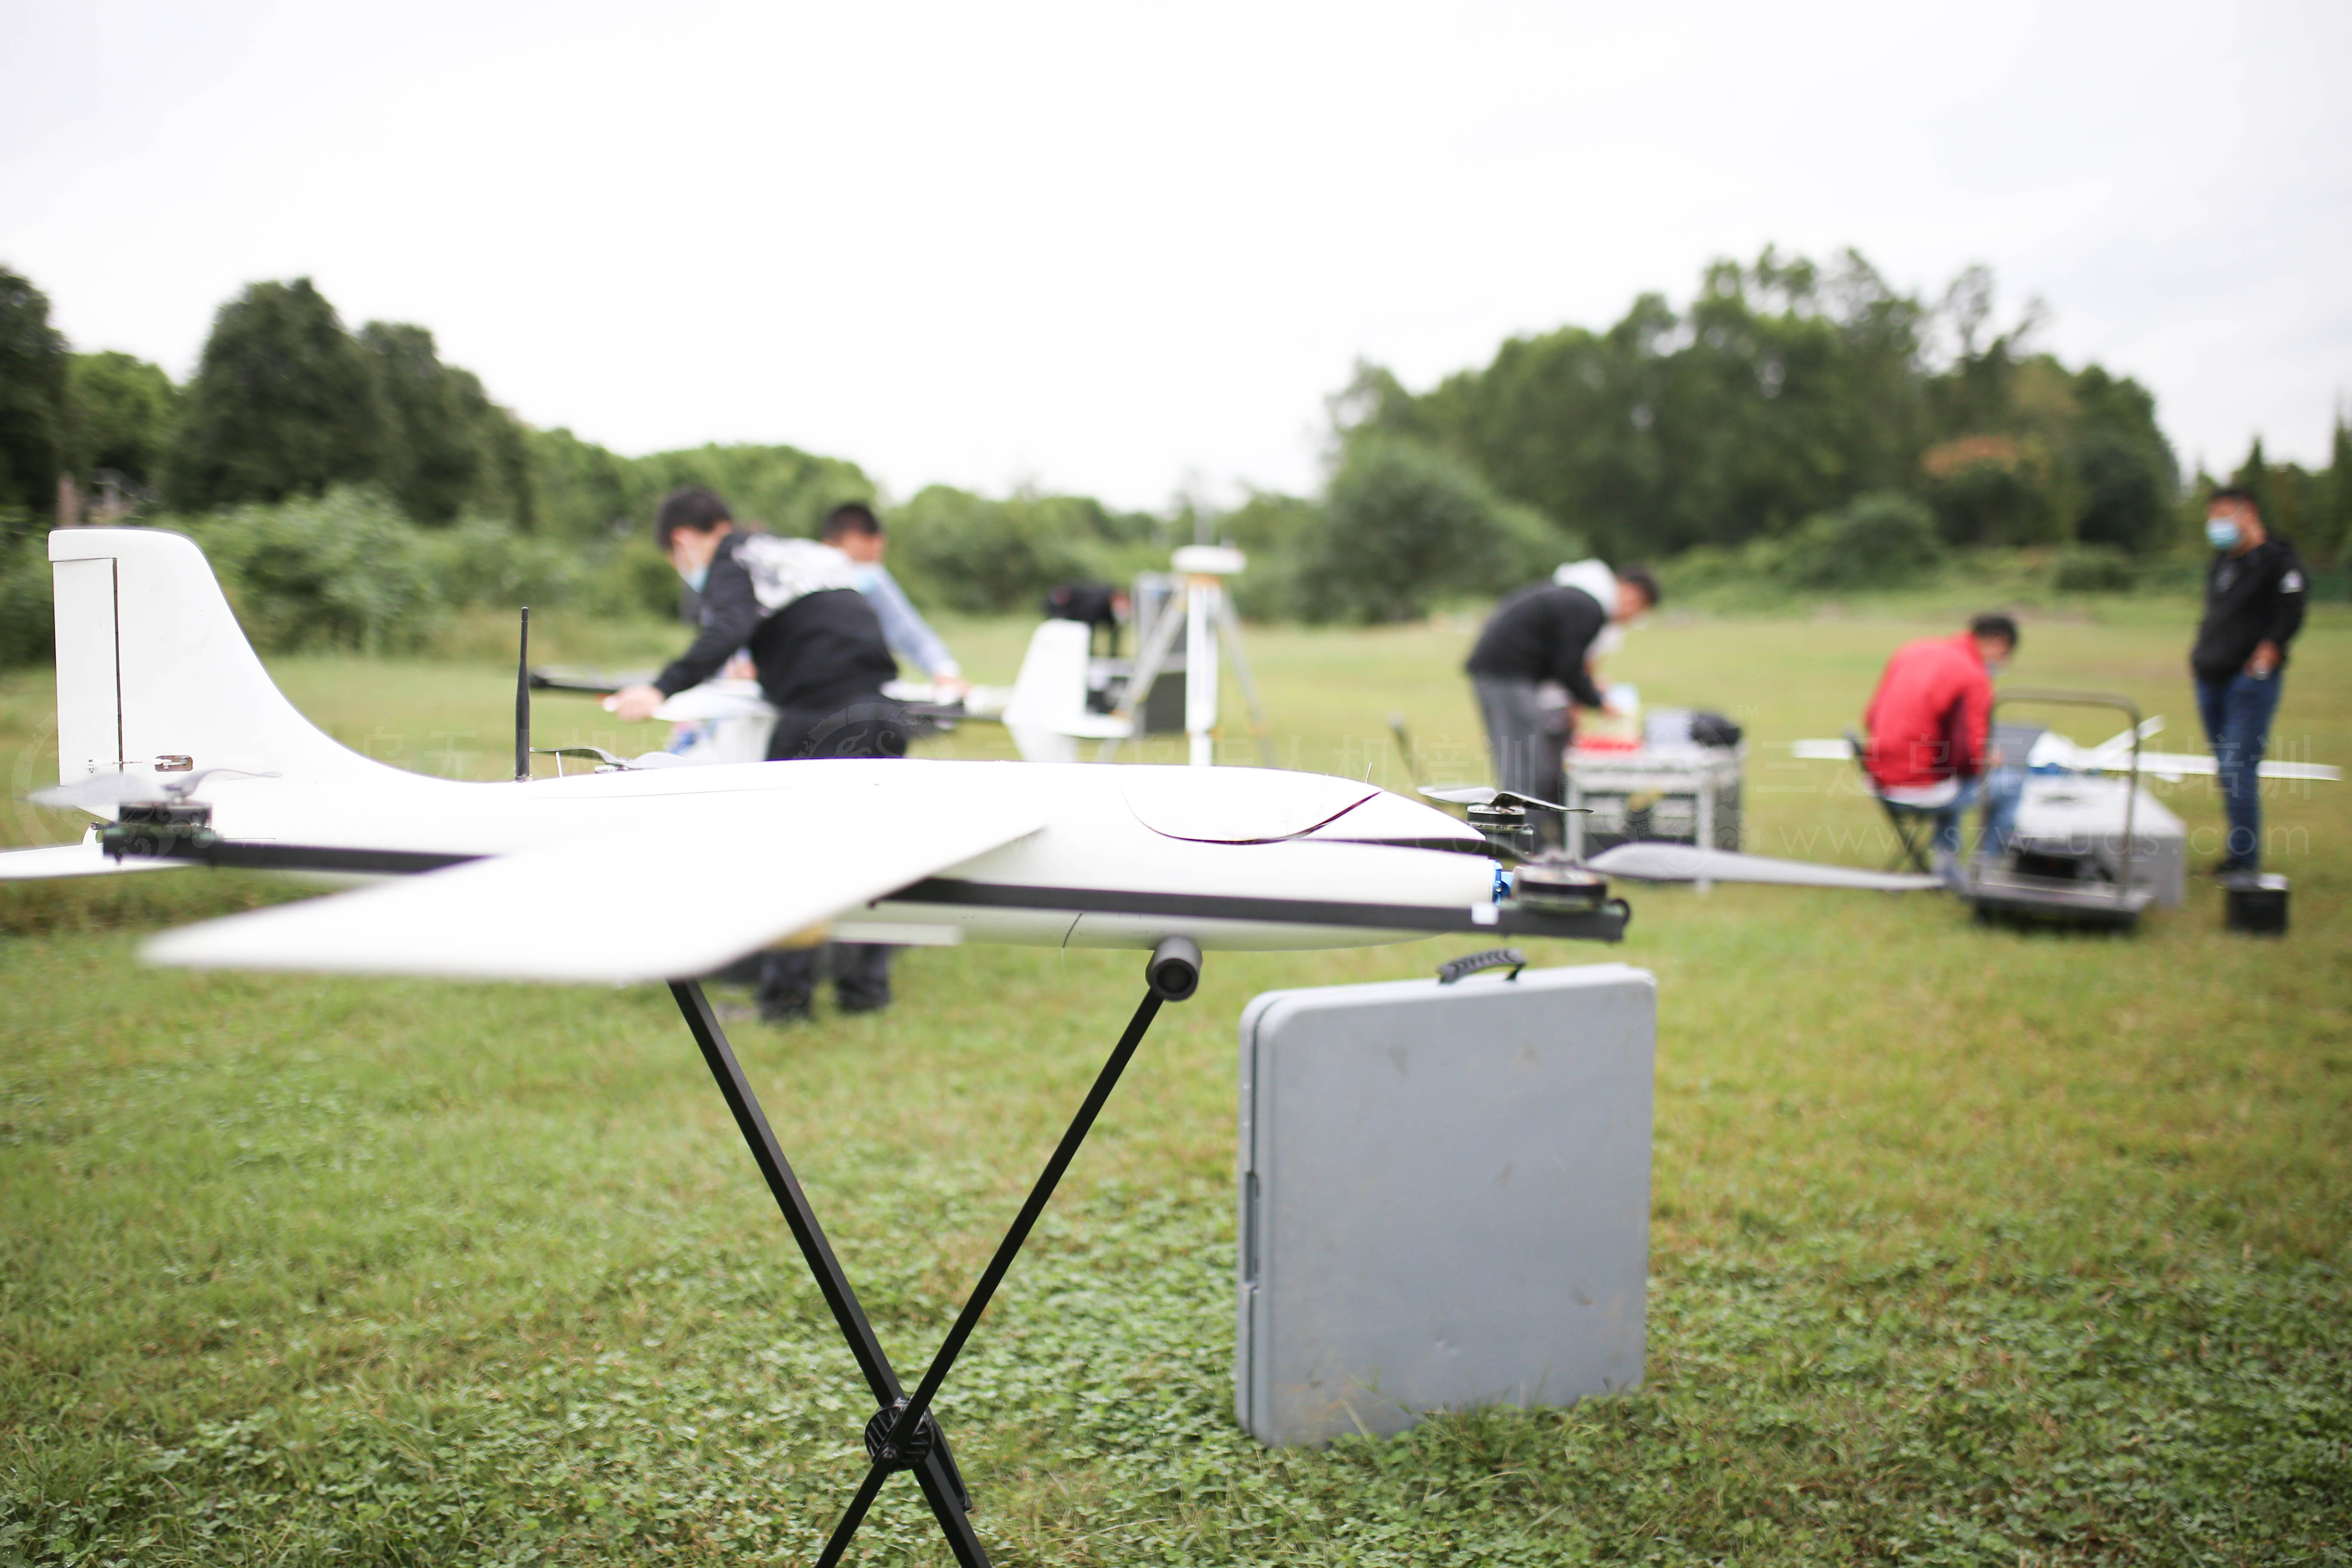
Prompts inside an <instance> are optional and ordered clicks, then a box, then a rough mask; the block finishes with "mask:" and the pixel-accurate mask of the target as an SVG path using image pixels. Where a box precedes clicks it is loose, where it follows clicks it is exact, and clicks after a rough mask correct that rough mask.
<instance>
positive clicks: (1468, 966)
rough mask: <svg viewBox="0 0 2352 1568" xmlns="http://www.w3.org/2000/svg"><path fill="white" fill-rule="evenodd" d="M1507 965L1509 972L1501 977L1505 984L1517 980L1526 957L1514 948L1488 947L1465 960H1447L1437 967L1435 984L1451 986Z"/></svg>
mask: <svg viewBox="0 0 2352 1568" xmlns="http://www.w3.org/2000/svg"><path fill="white" fill-rule="evenodd" d="M1505 964H1509V965H1510V966H1511V972H1510V973H1508V974H1506V975H1505V976H1503V979H1504V981H1505V982H1506V983H1508V982H1510V981H1513V980H1517V978H1518V977H1519V971H1520V970H1522V969H1525V968H1526V967H1527V966H1528V955H1527V954H1526V953H1524V952H1520V951H1519V950H1518V949H1517V948H1516V947H1490V948H1488V949H1487V950H1486V952H1474V953H1471V954H1469V955H1468V956H1467V957H1465V958H1454V959H1448V960H1447V961H1446V962H1444V963H1441V964H1439V965H1438V966H1437V983H1438V984H1440V985H1451V984H1454V982H1456V981H1458V980H1460V979H1462V978H1463V977H1464V976H1465V975H1470V974H1475V973H1478V972H1479V971H1480V970H1482V969H1500V968H1501V967H1502V966H1503V965H1505Z"/></svg>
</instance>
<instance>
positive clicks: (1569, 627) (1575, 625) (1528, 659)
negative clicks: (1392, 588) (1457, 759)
mask: <svg viewBox="0 0 2352 1568" xmlns="http://www.w3.org/2000/svg"><path fill="white" fill-rule="evenodd" d="M1657 603H1658V580H1657V579H1656V578H1655V577H1653V576H1652V575H1650V574H1649V573H1648V572H1647V571H1645V570H1643V568H1642V567H1639V566H1631V567H1628V568H1626V569H1625V570H1624V571H1622V572H1620V573H1618V574H1615V575H1614V576H1612V577H1611V578H1610V580H1609V581H1608V583H1607V584H1602V583H1601V581H1600V580H1599V578H1598V577H1597V576H1594V577H1592V578H1591V580H1590V581H1587V580H1585V578H1583V577H1580V579H1579V580H1578V582H1577V583H1576V584H1573V585H1570V584H1559V583H1541V584H1537V585H1536V586H1534V587H1532V588H1522V589H1520V590H1519V591H1518V592H1517V593H1516V594H1513V595H1511V596H1510V597H1508V598H1507V599H1505V600H1504V601H1503V602H1502V603H1501V604H1499V605H1496V606H1495V613H1494V614H1493V615H1492V616H1488V617H1487V620H1486V630H1484V631H1482V632H1480V633H1479V634H1478V641H1477V643H1476V644H1475V646H1474V647H1472V648H1471V650H1470V658H1469V662H1468V663H1467V664H1466V665H1465V666H1464V668H1465V669H1466V670H1467V671H1468V672H1469V675H1470V685H1471V689H1473V690H1474V691H1475V693H1476V695H1477V698H1478V716H1479V717H1480V718H1481V719H1482V720H1484V721H1485V722H1486V746H1487V750H1488V751H1489V752H1491V753H1492V754H1493V756H1494V761H1495V785H1496V788H1498V789H1507V790H1512V791H1515V792H1517V794H1520V795H1530V796H1533V797H1534V798H1535V799H1538V800H1549V801H1558V800H1559V798H1560V797H1561V795H1563V794H1565V793H1566V790H1567V782H1566V777H1565V773H1564V771H1563V767H1562V756H1561V753H1562V752H1565V751H1566V750H1567V748H1568V742H1569V738H1570V734H1571V733H1572V732H1573V730H1574V723H1573V721H1572V719H1571V716H1570V712H1569V710H1568V709H1567V708H1565V707H1563V706H1561V705H1560V704H1559V701H1558V700H1556V699H1555V700H1551V701H1547V700H1545V698H1546V693H1545V691H1544V690H1543V688H1544V687H1545V686H1546V685H1547V684H1551V685H1557V686H1559V687H1561V688H1563V689H1565V690H1566V691H1567V694H1568V698H1569V700H1570V701H1571V702H1574V703H1576V704H1578V705H1579V706H1581V707H1585V708H1591V709H1595V710H1600V711H1602V712H1612V711H1614V710H1612V709H1611V708H1610V707H1609V704H1608V702H1607V700H1605V699H1604V698H1602V696H1601V692H1600V690H1599V689H1597V688H1596V687H1595V686H1594V685H1593V682H1592V669H1591V658H1592V654H1593V645H1594V644H1595V643H1596V642H1598V641H1600V640H1601V633H1602V632H1603V631H1604V630H1605V629H1607V628H1608V627H1609V626H1611V625H1612V623H1615V622H1630V621H1633V620H1635V619H1637V618H1639V617H1640V616H1644V615H1646V614H1648V613H1649V612H1650V610H1652V609H1653V608H1654V607H1655V606H1656V605H1657ZM1535 817H1536V823H1537V829H1538V832H1539V833H1540V834H1541V835H1542V837H1543V841H1544V842H1545V844H1547V845H1549V846H1552V847H1557V846H1559V844H1560V843H1561V842H1562V841H1563V839H1564V837H1565V834H1566V825H1565V824H1564V823H1562V822H1561V820H1560V818H1559V814H1558V813H1557V812H1549V811H1542V812H1538V813H1536V814H1535Z"/></svg>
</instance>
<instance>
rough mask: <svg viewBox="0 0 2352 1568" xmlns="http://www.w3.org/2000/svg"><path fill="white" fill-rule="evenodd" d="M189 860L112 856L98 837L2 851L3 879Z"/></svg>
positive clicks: (90, 873)
mask: <svg viewBox="0 0 2352 1568" xmlns="http://www.w3.org/2000/svg"><path fill="white" fill-rule="evenodd" d="M187 864H188V862H187V861H185V860H110V859H108V858H106V852H105V851H104V850H102V849H100V847H98V840H97V839H95V838H85V839H82V840H80V841H79V843H74V844H52V845H49V846H48V847H46V848H41V849H9V850H4V851H0V882H40V881H47V880H49V879H51V878H56V877H103V876H109V875H110V874H112V873H114V872H117V871H168V870H171V869H172V868H174V867H177V866H185V865H187Z"/></svg>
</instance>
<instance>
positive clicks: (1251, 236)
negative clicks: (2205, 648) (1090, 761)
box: [0, 0, 2352, 508]
mask: <svg viewBox="0 0 2352 1568" xmlns="http://www.w3.org/2000/svg"><path fill="white" fill-rule="evenodd" d="M0 37H5V38H6V40H7V43H6V46H5V52H6V57H7V60H8V70H7V75H8V79H9V85H8V89H7V91H6V93H5V96H0V263H5V264H7V265H10V266H13V267H15V268H17V269H19V270H21V271H23V272H25V273H26V274H28V275H29V276H30V277H31V278H32V279H34V281H35V282H36V283H37V284H38V285H40V287H41V288H42V289H45V290H46V291H47V294H48V296H49V298H50V300H51V301H52V303H53V305H54V307H55V309H56V312H57V319H58V323H59V325H61V326H62V327H63V328H64V330H65V331H66V332H67V333H68V336H70V337H71V339H72V340H73V342H74V344H75V346H76V347H77V348H81V349H97V348H117V349H124V350H128V351H130V352H131V353H136V354H140V355H142V356H144V357H146V358H150V359H153V360H156V361H159V362H161V363H163V365H164V366H165V367H166V368H168V369H169V370H170V371H171V372H172V373H173V375H175V376H184V375H185V374H187V373H188V372H189V371H190V370H191V369H192V368H193V366H194V363H195V359H196V355H197V353H198V352H199V351H200V349H201V348H202V346H203V342H204V338H205V332H206V331H207V329H208V326H209V324H210V321H211V317H212V313H213V311H214V310H215V308H216V307H217V306H218V305H219V304H220V303H221V302H222V301H223V300H226V299H228V298H229V297H231V296H232V295H234V294H235V293H236V291H237V290H238V289H240V288H241V287H242V286H243V285H244V284H246V283H247V282H248V281H250V280H253V279H263V278H291V277H295V276H298V275H302V274H308V275H310V277H312V278H314V279H317V281H318V283H319V286H320V288H321V289H323V290H324V291H325V292H326V294H327V296H328V298H330V299H331V300H333V301H334V302H335V304H336V305H337V306H338V307H339V308H340V309H341V311H342V314H343V317H344V320H345V321H347V322H349V323H350V324H352V325H353V326H356V325H358V324H359V323H360V322H362V321H367V320H370V319H373V318H383V319H388V320H394V321H416V322H419V323H422V324H423V325H425V326H427V327H429V328H431V329H432V330H433V331H434V332H435V334H436V337H437V338H438V340H439V342H440V346H441V351H442V354H443V357H444V358H446V359H447V360H449V361H450V362H452V363H458V364H463V365H466V366H467V367H469V368H471V369H473V370H475V371H477V372H478V373H479V374H481V375H482V377H483V379H484V380H485V381H486V382H487V383H488V385H489V388H490V391H491V394H492V395H493V396H495V397H497V398H498V399H499V401H501V402H503V403H507V404H509V405H511V406H513V407H514V408H515V409H516V410H517V411H518V412H519V413H520V414H521V415H522V416H523V417H524V418H526V419H528V420H530V422H531V423H533V424H535V425H541V426H559V425H561V426H571V427H572V429H573V430H574V431H576V432H578V433H579V434H580V435H582V436H583V437H589V438H591V439H593V440H597V441H602V442H604V443H605V444H607V445H609V446H612V447H615V448H617V449H619V450H622V451H625V452H631V453H637V452H646V451H653V450H657V449H660V448H663V447H677V446H684V445H691V444H697V443H700V442H702V441H706V440H718V441H737V440H741V441H782V442H789V443H791V444H793V445H795V446H800V447H807V448H810V449H812V450H814V451H819V452H825V453H833V454H837V455H840V456H844V457H847V458H853V459H855V460H856V461H857V462H859V463H862V464H864V465H865V466H866V468H868V469H869V470H870V471H871V472H873V473H874V474H876V475H877V477H878V478H879V479H882V480H883V481H884V482H885V483H886V484H887V485H888V486H889V487H890V489H892V490H893V491H894V492H895V493H897V494H898V495H901V496H903V495H906V494H908V493H910V492H911V491H913V490H914V489H918V488H919V487H920V486H922V485H924V484H926V483H929V482H931V481H934V480H942V481H946V482H949V483H953V484H959V485H964V486H968V487H974V488H980V489H990V490H1001V489H1005V488H1008V487H1010V486H1011V485H1013V484H1015V483H1017V482H1023V481H1027V482H1033V483H1035V484H1039V485H1042V486H1045V487H1046V488H1049V489H1073V490H1081V491H1090V492H1093V493H1097V494H1099V495H1101V496H1103V497H1105V498H1106V499H1108V500H1112V501H1114V502H1116V503H1118V504H1122V505H1127V506H1138V507H1151V508H1158V507H1160V506H1163V505H1165V504H1166V503H1167V502H1168V501H1169V500H1170V499H1171V496H1172V495H1173V494H1174V493H1175V492H1177V491H1178V490H1179V489H1194V490H1206V491H1208V492H1209V493H1211V494H1213V495H1217V496H1220V497H1224V496H1228V495H1230V494H1231V493H1232V491H1233V489H1234V487H1236V486H1237V485H1239V484H1242V483H1252V484H1256V485H1259V486H1265V487H1270V488H1280V489H1311V488H1313V487H1314V486H1315V485H1316V484H1317V483H1318V479H1319V468H1318V456H1319V452H1320V445H1321V444H1320V433H1321V431H1322V429H1323V426H1324V412H1323V399H1324V398H1325V397H1326V396H1327V395H1329V394H1330V393H1332V392H1334V391H1336V390H1337V389H1338V388H1339V386H1341V385H1342V384H1344V383H1345V382H1346V380H1347V379H1348V376H1349V369H1350V366H1351V365H1352V363H1354V361H1355V360H1356V359H1358V358H1359V357H1364V358H1369V359H1372V360H1375V361H1379V362H1381V363H1386V364H1388V365H1390V366H1391V367H1392V368H1393V369H1395V370H1396V371H1397V372H1398V373H1399V374H1401V375H1402V376H1403V377H1404V379H1405V380H1406V382H1407V383H1408V384H1412V385H1415V386H1420V385H1424V384H1428V383H1429V382H1431V381H1433V380H1434V379H1436V378H1437V377H1438V376H1440V375H1442V374H1445V373H1446V372H1448V371H1451V370H1454V369H1457V368H1460V367H1462V366H1465V365H1469V364H1474V363H1484V362H1485V361H1486V359H1487V358H1488V357H1490V356H1491V355H1492V353H1494V350H1495V348H1496V344H1497V342H1499V341H1500V340H1501V339H1503V338H1504V337H1505V336H1507V335H1509V334H1512V333H1517V332H1531V331H1543V330H1546V329H1549V328H1551V327H1554V326H1558V325H1559V324H1561V323H1563V322H1571V321H1572V322H1580V323H1584V324H1588V325H1600V324H1603V323H1605V322H1607V321H1612V320H1614V319H1615V318H1616V317H1617V316H1618V315H1619V314H1621V313H1622V311H1623V310H1624V308H1625V306H1626V304H1627V303H1628V302H1629V301H1630V300H1632V298H1633V296H1634V295H1635V294H1636V293H1639V292H1641V291H1643V290H1645V289H1662V290H1664V291H1666V292H1667V293H1668V294H1669V295H1670V296H1672V297H1673V298H1674V299H1675V300H1677V301H1679V300H1684V299H1686V298H1687V297H1688V295H1689V293H1690V290H1691V289H1692V287H1693V286H1694V284H1695V283H1696V279H1697V276H1698V272H1699V269H1700V268H1701V267H1702V266H1703V265H1704V264H1705V263H1706V261H1707V260H1708V259H1709V258H1712V257H1717V256H1723V255H1734V256H1739V257H1743V258H1744V257H1750V256H1752V255H1753V254H1754V253H1755V252H1756V251H1757V250H1758V249H1759V248H1760V247H1762V246H1763V245H1764V244H1766V243H1767V242H1768V241H1769V242H1777V243H1778V244H1779V245H1780V247H1782V248H1783V250H1793V251H1801V252H1806V253H1811V254H1816V255H1826V254H1828V253H1829V252H1831V251H1832V250H1834V249H1835V248H1837V247H1842V246H1845V245H1849V244H1851V245H1853V246H1856V247H1860V248H1861V249H1862V250H1863V252H1864V254H1865V255H1867V256H1869V257H1870V258H1872V259H1873V260H1874V261H1875V262H1876V263H1877V264H1878V265H1879V266H1880V267H1881V268H1883V269H1884V270H1885V271H1886V272H1887V273H1888V274H1889V275H1890V276H1891V277H1892V278H1893V279H1895V281H1896V282H1897V283H1898V284H1902V285H1905V286H1912V287H1924V288H1928V289H1937V290H1940V289H1941V287H1942V286H1943V284H1944V283H1945V281H1946V280H1948V279H1949V277H1950V276H1951V275H1952V274H1953V273H1954V272H1956V271H1957V270H1958V268H1961V267H1962V266H1964V265H1966V264H1968V263H1969V262H1972V261H1983V262H1987V263H1989V264H1990V265H1991V266H1992V267H1993V268H1995V269H1996V272H1997V274H1998V276H1999V279H2000V286H2001V290H2002V297H2003V300H2004V302H2005V304H2006V305H2007V306H2008V307H2009V308H2011V309H2014V308H2015V307H2017V306H2018V305H2020V304H2021V303H2022V302H2023V300H2025V299H2026V298H2027V297H2028V296H2033V295H2038V296H2040V297H2041V298H2042V300H2044V301H2045V302H2046V304H2047V306H2048V307H2049V309H2050V310H2051V312H2052V317H2051V325H2050V327H2049V329H2048V331H2047V333H2046V336H2045V340H2044V341H2045V342H2048V343H2049V344H2050V346H2052V347H2054V348H2055V349H2057V350H2058V351H2059V352H2060V353H2063V354H2064V355H2065V356H2066V357H2067V358H2069V359H2070V360H2079V359H2082V358H2085V357H2088V358H2095V359H2097V360H2099V361H2101V362H2102V363H2105V364H2107V365H2108V366H2109V367H2110V368H2112V369H2114V370H2116V371H2118V372H2121V373H2125V374H2131V375H2135V376H2137V377H2138V378H2139V379H2140V380H2141V381H2143V382H2144V383H2146V384H2148V385H2149V386H2150V387H2152V388H2153V389H2154V390H2155V392H2156V394H2157V396H2158V413H2159V416H2160V418H2161V419H2162V421H2163V423H2164V426H2165V428H2166V429H2167V431H2168V433H2170V435H2171V436H2172V437H2173V439H2174V441H2175V443H2176V444H2177V445H2178V446H2179V448H2180V451H2181V456H2182V458H2183V460H2184V461H2187V462H2194V461H2196V460H2197V459H2199V458H2202V459H2203V460H2204V461H2205V462H2206V463H2207V464H2208V465H2209V466H2211V467H2216V468H2226V467H2228V466H2230V465H2232V464H2234V463H2235V462H2236V461H2237V460H2238V459H2239V458H2241V457H2242V455H2243V453H2244V450H2245V447H2246V445H2247V442H2248V441H2249V439H2250V438H2251V437H2252V435H2253V434H2254V433H2255V432H2257V431H2259V432H2261V433H2262V434H2263V437H2265V438H2266V441H2267V443H2268V448H2269V450H2270V452H2271V454H2272V455H2273V458H2284V457H2294V458H2301V459H2303V460H2305V461H2312V460H2315V459H2316V460H2319V461H2325V460H2326V442H2327V430H2328V424H2329V418H2330V415H2331V411H2332V409H2333V408H2334V407H2335V405H2336V403H2337V402H2338V400H2339V399H2341V398H2343V397H2344V396H2345V395H2347V393H2352V91H2347V89H2346V85H2345V84H2346V82H2347V80H2352V5H2347V4H2344V3H2342V0H2326V3H2304V4H2292V3H2287V4H2261V3H2249V0H2233V3H2231V4H2226V5H2221V4H2193V5H2183V4H2134V5H2124V4H2109V5H2079V4H2053V3H2050V0H2042V3H2039V4H2031V5H2021V4H2008V3H2005V0H2004V3H1973V4H1968V5H1948V6H1928V5H1909V6H1906V5H1887V4H1885V3H1884V0H1878V3H1874V4H1854V5H1835V4H1780V5H1757V4H1752V3H1751V4H1741V5H1646V6H1640V5H1624V4H1622V0H1615V3H1612V4H1608V5H1528V6H1520V5H1464V6H1439V5H1427V4H1423V5H1413V6H1409V7H1408V6H1391V5H1373V4H1368V3H1356V4H1349V5H1329V6H1313V7H1310V6H1284V5H1271V4H1250V5H1211V4H1202V3H1198V0H1195V3H1192V4H1188V5H1182V6H1162V7H1158V8H1145V7H1141V6H1114V5H1068V6H1054V5H1026V4H1013V3H1010V0H1000V3H998V4H993V5H970V4H964V5H839V4H828V5H784V4H771V5H741V4H737V5H727V4H709V5H692V4H687V5H645V4H642V3H638V4H632V5H590V4H582V3H572V4H565V5H497V4H486V3H484V0H472V3H470V4H467V5H441V4H417V3H404V4H401V5H389V4H386V5H374V6H356V5H345V6H332V7H331V6H327V5H259V4H253V5H228V4H204V3H199V0H173V3H169V4H100V3H89V0H76V3H74V4H62V3H59V0H44V3H41V4H28V3H26V0H0Z"/></svg>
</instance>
